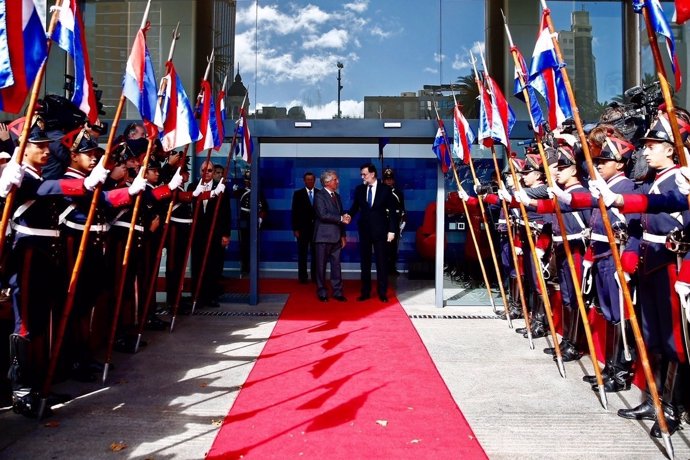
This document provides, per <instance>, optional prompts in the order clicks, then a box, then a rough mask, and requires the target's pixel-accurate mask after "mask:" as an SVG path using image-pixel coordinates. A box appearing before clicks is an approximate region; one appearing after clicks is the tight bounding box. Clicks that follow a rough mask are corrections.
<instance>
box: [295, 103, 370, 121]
mask: <svg viewBox="0 0 690 460" xmlns="http://www.w3.org/2000/svg"><path fill="white" fill-rule="evenodd" d="M295 105H299V103H298V102H297V101H295ZM304 113H305V114H306V116H307V118H308V119H311V120H328V119H331V118H333V117H335V115H336V113H338V102H337V101H330V102H328V103H326V104H323V105H320V106H311V107H310V106H305V107H304ZM340 113H341V116H342V117H343V118H364V101H353V100H349V99H348V100H345V101H340Z"/></svg>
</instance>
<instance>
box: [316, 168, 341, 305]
mask: <svg viewBox="0 0 690 460" xmlns="http://www.w3.org/2000/svg"><path fill="white" fill-rule="evenodd" d="M338 184H339V179H338V174H337V173H336V172H335V171H324V172H323V173H321V185H323V190H321V191H320V192H319V193H317V194H315V195H314V213H315V215H316V221H315V224H314V245H315V249H316V295H317V296H318V297H319V300H320V301H321V302H328V295H327V291H326V286H325V283H326V264H327V263H329V262H330V264H331V288H332V289H333V298H334V299H336V300H338V301H340V302H345V301H347V299H346V298H345V296H343V279H342V274H341V271H340V251H341V250H342V248H343V246H345V225H347V224H349V223H350V217H349V216H348V215H346V214H343V203H342V202H341V201H340V195H339V194H338V193H337V192H336V190H337V189H338Z"/></svg>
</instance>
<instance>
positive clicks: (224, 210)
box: [189, 161, 230, 307]
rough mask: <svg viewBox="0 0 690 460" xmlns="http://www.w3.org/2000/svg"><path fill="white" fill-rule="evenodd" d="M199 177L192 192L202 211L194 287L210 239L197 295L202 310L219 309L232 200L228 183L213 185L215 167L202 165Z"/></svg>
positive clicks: (196, 241) (194, 255) (194, 256)
mask: <svg viewBox="0 0 690 460" xmlns="http://www.w3.org/2000/svg"><path fill="white" fill-rule="evenodd" d="M199 173H200V177H201V179H200V180H199V183H198V185H195V186H194V189H193V190H194V196H195V197H197V196H198V197H199V198H198V199H196V200H194V205H195V206H196V205H198V206H200V208H199V213H198V220H197V222H196V223H195V224H194V225H195V229H194V235H193V238H194V239H193V242H192V286H194V288H196V286H197V285H198V284H199V283H198V280H199V274H200V273H201V266H202V263H203V261H204V254H205V253H206V246H207V242H208V240H209V238H210V239H211V246H210V248H209V252H208V257H207V259H206V266H205V267H204V278H203V280H202V282H201V290H200V292H199V293H198V294H197V297H198V298H197V302H199V305H201V306H202V307H219V306H220V304H219V303H218V296H219V295H220V294H221V293H222V286H221V285H220V281H221V277H222V276H223V265H224V263H225V249H226V248H227V246H228V244H229V242H230V199H229V195H228V194H227V193H223V192H224V191H225V183H224V182H220V183H215V182H214V181H213V163H211V162H206V161H204V162H203V163H201V167H200V171H199ZM192 185H193V184H190V187H189V189H192ZM218 198H220V199H221V200H222V201H221V203H220V206H219V208H218V217H217V218H216V225H215V227H214V229H213V234H211V223H212V220H213V214H214V212H215V209H216V201H217V199H218ZM194 288H193V289H194Z"/></svg>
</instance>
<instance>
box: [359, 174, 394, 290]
mask: <svg viewBox="0 0 690 460" xmlns="http://www.w3.org/2000/svg"><path fill="white" fill-rule="evenodd" d="M360 174H361V176H362V182H363V183H362V184H361V185H358V186H357V188H355V196H354V200H353V202H352V207H351V208H350V211H349V212H348V215H349V216H352V217H354V216H355V215H357V213H358V212H361V215H360V216H359V220H358V221H357V230H358V231H359V254H360V270H361V275H360V276H361V281H362V291H361V295H360V296H359V298H357V300H359V301H364V300H367V299H368V298H369V296H370V295H371V251H372V248H373V250H374V257H375V258H376V280H377V283H376V285H377V291H378V295H379V299H380V300H381V301H382V302H388V294H387V290H388V269H387V267H386V245H387V244H388V243H390V242H392V241H393V239H394V238H395V234H396V232H397V231H398V223H397V219H396V214H395V210H396V205H395V203H394V200H395V198H394V197H393V191H392V189H391V188H390V187H389V186H387V185H386V184H382V183H379V181H378V179H377V177H376V166H374V164H373V163H366V164H364V165H362V167H361V168H360Z"/></svg>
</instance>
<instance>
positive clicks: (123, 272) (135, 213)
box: [102, 0, 166, 383]
mask: <svg viewBox="0 0 690 460" xmlns="http://www.w3.org/2000/svg"><path fill="white" fill-rule="evenodd" d="M149 3H150V0H149ZM147 11H148V5H147ZM144 27H146V24H144ZM165 89H166V80H163V81H162V82H161V85H160V88H159V91H158V94H159V96H158V102H157V103H158V105H160V103H161V101H162V99H163V96H162V94H163V93H165ZM145 121H147V120H145ZM148 121H149V122H150V120H148ZM147 134H148V136H149V138H148V141H149V142H148V145H147V147H146V154H145V156H144V161H143V162H142V164H141V167H140V168H139V174H138V175H139V176H141V177H143V176H144V175H145V174H146V170H147V169H148V165H149V161H150V159H151V153H152V151H153V144H154V138H155V137H156V136H155V134H152V133H147ZM142 196H143V193H142V192H139V193H138V194H137V197H136V199H135V200H134V206H133V208H132V218H131V220H130V225H129V232H128V233H127V242H126V243H125V250H124V254H123V257H122V264H121V266H120V277H119V280H118V286H117V290H116V297H115V299H116V300H115V307H114V310H113V323H112V325H111V327H110V336H109V338H108V347H107V351H106V358H105V364H104V368H103V379H102V380H103V383H105V381H106V380H107V378H108V369H109V368H110V362H111V361H112V357H113V347H114V346H115V334H116V332H117V323H118V320H119V318H120V310H121V308H122V301H123V295H124V289H125V282H126V280H127V269H128V267H129V258H130V255H131V253H132V242H133V241H134V232H135V227H136V226H137V225H136V224H137V219H138V218H139V209H140V208H141V200H142Z"/></svg>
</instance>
